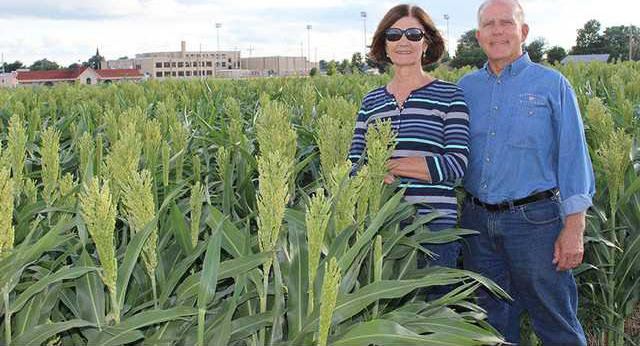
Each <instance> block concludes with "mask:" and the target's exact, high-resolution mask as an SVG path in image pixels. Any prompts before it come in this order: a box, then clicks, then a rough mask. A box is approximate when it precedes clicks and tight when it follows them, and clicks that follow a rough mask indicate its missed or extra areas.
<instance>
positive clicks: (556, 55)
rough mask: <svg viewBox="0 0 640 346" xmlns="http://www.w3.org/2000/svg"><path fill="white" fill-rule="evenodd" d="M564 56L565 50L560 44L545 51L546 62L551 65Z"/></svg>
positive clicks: (565, 54)
mask: <svg viewBox="0 0 640 346" xmlns="http://www.w3.org/2000/svg"><path fill="white" fill-rule="evenodd" d="M566 56H567V51H566V50H564V48H562V47H560V46H553V47H551V48H549V50H548V51H547V62H548V63H549V64H552V65H553V64H555V63H557V62H560V61H562V59H564V57H566Z"/></svg>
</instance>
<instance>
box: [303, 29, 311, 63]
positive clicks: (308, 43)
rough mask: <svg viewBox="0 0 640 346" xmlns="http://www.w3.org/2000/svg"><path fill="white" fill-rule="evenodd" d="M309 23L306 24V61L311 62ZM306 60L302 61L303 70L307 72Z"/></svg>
mask: <svg viewBox="0 0 640 346" xmlns="http://www.w3.org/2000/svg"><path fill="white" fill-rule="evenodd" d="M311 28H312V26H311V25H307V61H308V62H311ZM307 61H305V62H304V70H305V72H309V71H308V70H309V69H308V68H307Z"/></svg>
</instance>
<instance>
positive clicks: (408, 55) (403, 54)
mask: <svg viewBox="0 0 640 346" xmlns="http://www.w3.org/2000/svg"><path fill="white" fill-rule="evenodd" d="M391 28H397V29H402V30H406V29H409V28H418V29H420V30H422V31H423V32H424V31H425V30H424V27H423V26H422V24H420V22H419V21H418V20H417V19H416V18H414V17H402V18H400V19H398V21H397V22H395V23H393V25H391ZM426 48H427V44H426V41H425V38H424V37H423V38H422V39H421V40H420V41H415V42H414V41H410V40H409V39H407V37H406V35H402V37H401V38H400V40H398V41H393V42H392V41H389V40H386V52H387V56H389V59H391V62H392V63H393V65H395V66H408V65H415V64H420V61H421V59H422V53H423V52H424V51H425V49H426Z"/></svg>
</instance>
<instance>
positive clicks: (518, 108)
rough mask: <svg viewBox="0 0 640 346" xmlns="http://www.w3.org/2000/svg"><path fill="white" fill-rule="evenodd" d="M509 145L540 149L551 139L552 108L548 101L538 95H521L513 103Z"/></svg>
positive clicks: (526, 93)
mask: <svg viewBox="0 0 640 346" xmlns="http://www.w3.org/2000/svg"><path fill="white" fill-rule="evenodd" d="M510 122H511V124H510V125H511V126H510V129H509V145H511V146H513V147H516V148H524V149H536V148H538V149H540V148H542V147H545V146H546V145H547V144H548V143H546V141H548V140H549V139H550V138H551V130H552V126H551V108H550V106H549V103H548V102H547V99H546V98H545V97H544V96H542V95H540V94H536V93H529V92H525V93H520V94H518V95H517V97H516V98H515V100H514V102H513V107H512V110H511V117H510Z"/></svg>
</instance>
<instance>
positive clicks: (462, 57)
mask: <svg viewBox="0 0 640 346" xmlns="http://www.w3.org/2000/svg"><path fill="white" fill-rule="evenodd" d="M476 31H477V30H476V29H473V30H469V31H467V32H466V33H464V34H463V35H462V37H461V38H460V40H459V41H458V46H457V47H456V55H455V56H454V57H453V59H451V62H450V63H449V65H451V67H453V68H460V67H463V66H475V67H482V65H484V62H485V61H486V60H487V56H486V54H484V52H483V51H482V48H481V47H480V44H479V43H478V39H477V38H476Z"/></svg>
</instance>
